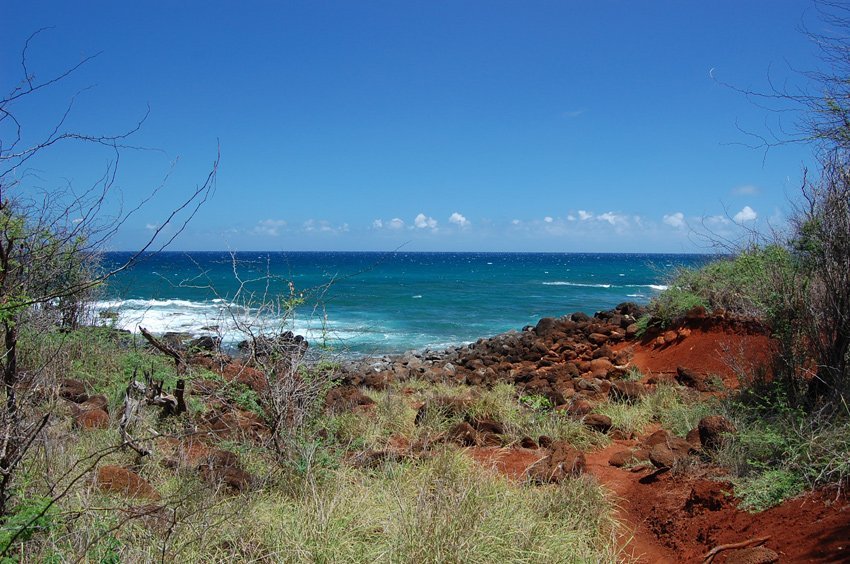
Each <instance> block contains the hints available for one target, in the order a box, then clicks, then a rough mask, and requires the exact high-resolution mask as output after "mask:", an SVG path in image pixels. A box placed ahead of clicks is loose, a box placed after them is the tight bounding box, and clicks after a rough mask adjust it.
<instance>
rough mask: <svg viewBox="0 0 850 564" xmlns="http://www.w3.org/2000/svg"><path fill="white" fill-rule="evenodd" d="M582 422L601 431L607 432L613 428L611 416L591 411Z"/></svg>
mask: <svg viewBox="0 0 850 564" xmlns="http://www.w3.org/2000/svg"><path fill="white" fill-rule="evenodd" d="M582 422H583V423H584V424H585V425H586V426H588V427H590V428H591V429H593V430H594V431H598V432H600V433H607V432H608V431H609V430H610V429H611V425H612V422H611V418H610V417H608V416H607V415H602V414H601V413H590V414H588V415H585V416H584V419H583V420H582Z"/></svg>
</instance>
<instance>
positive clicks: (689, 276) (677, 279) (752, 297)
mask: <svg viewBox="0 0 850 564" xmlns="http://www.w3.org/2000/svg"><path fill="white" fill-rule="evenodd" d="M794 267H795V265H794V260H793V256H792V254H791V253H790V252H788V251H787V250H786V249H785V248H783V247H781V246H779V245H767V246H765V247H752V248H749V249H747V250H744V251H742V252H740V253H739V254H737V255H736V256H734V257H731V258H723V259H719V260H716V261H713V262H711V263H709V264H707V265H705V266H703V267H702V268H699V269H681V270H679V271H678V272H677V273H676V274H675V275H674V278H673V280H672V281H671V282H670V284H669V288H668V289H667V290H665V291H664V292H662V293H661V294H660V295H659V296H658V297H656V298H655V299H654V300H653V301H652V303H651V304H650V310H651V311H652V313H653V315H654V316H655V317H657V318H659V319H660V320H661V323H662V324H663V325H666V324H669V323H671V322H673V321H675V320H676V319H678V318H680V317H682V316H684V314H686V313H687V312H688V311H689V310H690V309H692V308H694V307H696V306H702V307H705V308H706V309H708V310H709V311H713V310H724V311H727V312H729V313H733V314H736V315H743V316H750V317H759V318H762V319H764V320H766V321H773V320H774V319H775V318H776V316H777V314H778V313H779V312H780V310H781V308H780V305H779V304H780V303H781V297H782V296H780V295H779V291H780V290H779V288H781V282H783V281H785V280H788V279H790V278H791V277H792V276H793V273H794ZM639 323H648V320H647V321H646V322H643V321H640V320H639Z"/></svg>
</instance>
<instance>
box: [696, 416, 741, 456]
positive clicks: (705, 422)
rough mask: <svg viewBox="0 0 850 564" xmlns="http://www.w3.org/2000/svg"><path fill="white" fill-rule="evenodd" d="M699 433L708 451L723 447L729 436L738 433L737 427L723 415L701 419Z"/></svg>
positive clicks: (698, 427) (701, 441) (698, 426)
mask: <svg viewBox="0 0 850 564" xmlns="http://www.w3.org/2000/svg"><path fill="white" fill-rule="evenodd" d="M697 432H698V433H699V439H700V443H701V444H702V446H703V447H704V448H706V449H708V450H716V449H718V448H719V447H720V446H722V445H723V441H724V440H725V438H726V436H727V435H732V434H734V433H736V432H737V429H735V425H734V424H733V423H732V422H731V421H729V420H728V419H727V418H725V417H723V416H722V415H709V416H708V417H703V418H702V419H700V422H699V424H698V425H697Z"/></svg>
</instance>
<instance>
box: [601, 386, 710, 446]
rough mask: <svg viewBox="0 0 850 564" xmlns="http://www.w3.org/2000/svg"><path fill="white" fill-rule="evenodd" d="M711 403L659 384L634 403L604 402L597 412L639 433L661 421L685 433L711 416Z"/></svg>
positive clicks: (617, 426)
mask: <svg viewBox="0 0 850 564" xmlns="http://www.w3.org/2000/svg"><path fill="white" fill-rule="evenodd" d="M713 405H714V404H713V403H712V402H710V401H709V402H706V401H700V400H698V399H697V398H690V399H689V398H686V397H685V396H683V394H682V392H681V391H680V390H679V389H678V388H676V387H674V386H663V385H662V386H658V387H657V388H656V390H655V391H654V392H652V393H650V394H647V395H645V396H643V397H642V398H641V399H640V401H637V402H635V403H623V402H605V403H603V404H602V405H600V406H599V407H598V408H597V409H596V411H597V412H599V413H601V414H603V415H607V416H608V417H610V418H611V422H612V426H613V428H614V429H620V430H621V431H624V432H625V433H627V434H640V433H642V432H643V430H644V429H645V428H646V427H647V426H648V425H649V424H650V423H660V424H661V426H662V427H664V428H665V429H668V430H669V431H671V432H672V433H674V434H676V435H679V436H684V435H686V434H687V433H688V431H690V430H691V429H693V428H694V427H696V426H697V423H699V420H700V419H702V418H703V417H705V416H706V415H711V414H712V412H713V411H712V410H713V409H714V407H713Z"/></svg>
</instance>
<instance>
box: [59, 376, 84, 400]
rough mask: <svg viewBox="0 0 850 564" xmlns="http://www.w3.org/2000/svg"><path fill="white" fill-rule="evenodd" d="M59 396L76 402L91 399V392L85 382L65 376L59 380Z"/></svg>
mask: <svg viewBox="0 0 850 564" xmlns="http://www.w3.org/2000/svg"><path fill="white" fill-rule="evenodd" d="M59 397H60V398H63V399H66V400H68V401H71V402H74V403H83V402H84V401H86V400H87V399H89V394H88V392H87V391H86V385H85V384H84V383H83V382H81V381H79V380H73V379H71V378H64V379H62V381H61V382H59Z"/></svg>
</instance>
